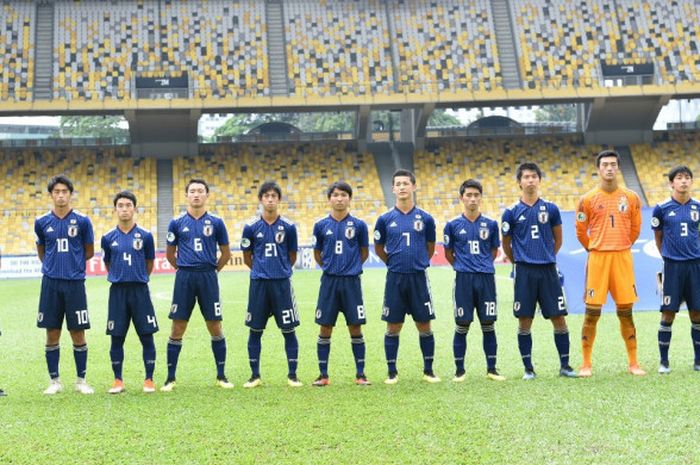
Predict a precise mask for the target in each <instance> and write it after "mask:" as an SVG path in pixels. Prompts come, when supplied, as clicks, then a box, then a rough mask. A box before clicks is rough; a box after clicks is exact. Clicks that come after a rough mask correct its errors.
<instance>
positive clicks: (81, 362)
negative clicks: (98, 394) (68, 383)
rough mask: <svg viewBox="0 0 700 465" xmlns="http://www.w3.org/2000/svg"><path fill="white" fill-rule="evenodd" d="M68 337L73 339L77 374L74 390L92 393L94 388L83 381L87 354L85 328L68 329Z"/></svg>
mask: <svg viewBox="0 0 700 465" xmlns="http://www.w3.org/2000/svg"><path fill="white" fill-rule="evenodd" d="M70 337H71V339H72V340H73V358H74V360H75V371H76V374H77V379H76V381H75V390H76V391H78V392H79V393H81V394H93V393H94V392H95V390H94V389H93V388H92V387H91V386H90V385H89V384H88V383H87V381H85V373H86V371H87V355H88V352H87V342H86V340H85V330H82V329H72V330H70Z"/></svg>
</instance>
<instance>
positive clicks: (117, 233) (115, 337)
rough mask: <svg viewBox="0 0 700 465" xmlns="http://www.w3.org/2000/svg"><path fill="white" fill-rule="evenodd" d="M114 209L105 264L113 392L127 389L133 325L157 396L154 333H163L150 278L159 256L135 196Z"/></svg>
mask: <svg viewBox="0 0 700 465" xmlns="http://www.w3.org/2000/svg"><path fill="white" fill-rule="evenodd" d="M114 211H115V212H116V214H117V218H118V220H119V222H118V224H117V226H116V227H115V228H114V229H112V230H110V231H109V232H107V233H106V234H105V235H103V236H102V241H101V246H102V260H103V261H104V263H105V266H106V267H107V280H108V281H109V282H110V283H112V285H111V286H110V288H109V306H108V311H107V335H109V336H111V339H112V345H111V347H110V349H109V358H110V360H111V361H112V370H113V371H114V384H113V385H112V387H111V388H110V389H109V393H110V394H119V393H120V392H123V391H124V381H123V378H122V365H123V363H124V340H125V339H126V333H127V331H128V330H129V322H130V321H133V322H134V329H135V330H136V334H138V336H139V339H140V340H141V346H142V347H143V351H142V355H143V365H144V368H145V371H146V378H145V381H144V383H143V392H149V393H150V392H155V390H156V386H155V384H154V382H153V370H154V368H155V363H156V346H155V344H154V342H153V334H155V333H156V332H157V331H158V322H157V320H156V313H155V310H154V309H153V303H152V302H151V294H150V292H149V290H148V277H149V276H150V274H151V272H152V271H153V260H155V257H156V252H155V245H154V242H153V234H151V233H150V232H149V231H146V230H145V229H143V228H140V227H139V226H137V225H136V223H135V221H134V214H135V213H136V196H135V195H134V194H133V193H132V192H129V191H121V192H119V193H118V194H117V195H115V196H114Z"/></svg>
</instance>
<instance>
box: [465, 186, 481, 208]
mask: <svg viewBox="0 0 700 465" xmlns="http://www.w3.org/2000/svg"><path fill="white" fill-rule="evenodd" d="M462 203H463V204H464V208H465V209H466V210H467V211H468V212H476V211H479V207H480V206H481V193H480V192H479V189H476V188H474V187H467V188H466V189H464V194H462Z"/></svg>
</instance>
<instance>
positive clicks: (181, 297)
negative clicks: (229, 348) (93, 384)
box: [160, 179, 233, 392]
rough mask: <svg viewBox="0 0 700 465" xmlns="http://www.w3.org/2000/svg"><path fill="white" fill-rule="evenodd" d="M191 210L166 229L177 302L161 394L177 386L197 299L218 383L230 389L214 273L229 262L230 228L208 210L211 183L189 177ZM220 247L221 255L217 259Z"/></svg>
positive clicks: (173, 221) (186, 188) (187, 193)
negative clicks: (176, 373)
mask: <svg viewBox="0 0 700 465" xmlns="http://www.w3.org/2000/svg"><path fill="white" fill-rule="evenodd" d="M185 195H186V199H187V211H186V212H185V213H183V214H182V215H180V216H178V217H177V218H173V219H172V220H171V221H170V225H169V226H168V237H167V243H166V257H167V259H168V262H169V263H170V264H171V265H172V267H173V268H175V269H177V272H176V274H175V286H174V288H173V303H172V306H171V307H170V315H169V318H170V319H171V320H173V323H172V330H171V333H170V338H169V339H168V348H167V359H168V378H167V379H166V381H165V384H164V385H163V387H161V388H160V390H161V391H165V392H169V391H172V390H173V389H174V388H175V372H176V369H177V361H178V358H179V356H180V350H181V349H182V338H183V336H184V335H185V330H186V329H187V323H188V322H189V319H190V316H191V315H192V310H193V309H194V303H195V299H196V300H197V302H199V310H200V311H201V312H202V316H203V317H204V321H205V322H206V325H207V330H208V331H209V334H210V335H211V350H212V352H213V354H214V362H215V363H216V385H217V386H219V387H221V388H224V389H231V388H233V384H232V383H230V382H229V381H228V379H227V378H226V373H225V368H226V339H225V338H224V332H223V329H222V327H221V321H222V319H223V317H222V315H221V300H220V299H219V281H218V278H217V276H216V273H217V272H219V271H221V269H222V268H223V267H224V266H225V265H226V263H227V262H228V261H229V259H230V258H231V248H230V246H229V241H228V232H227V231H226V225H224V222H223V221H222V220H221V218H219V217H218V216H216V215H212V214H211V213H209V212H208V211H207V200H208V199H209V185H208V184H207V183H206V181H205V180H204V179H190V181H189V182H188V183H187V186H186V187H185ZM217 245H218V248H219V251H220V254H219V258H218V259H217V257H216V249H217Z"/></svg>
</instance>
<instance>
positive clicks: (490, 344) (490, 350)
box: [481, 323, 498, 370]
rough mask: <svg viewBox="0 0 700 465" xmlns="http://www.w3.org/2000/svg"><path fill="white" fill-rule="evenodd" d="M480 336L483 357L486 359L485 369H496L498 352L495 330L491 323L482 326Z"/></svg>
mask: <svg viewBox="0 0 700 465" xmlns="http://www.w3.org/2000/svg"><path fill="white" fill-rule="evenodd" d="M481 334H482V336H483V342H482V344H483V346H484V356H485V357H486V369H487V370H495V369H496V352H497V351H498V342H497V341H496V328H494V326H493V323H489V324H482V325H481Z"/></svg>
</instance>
